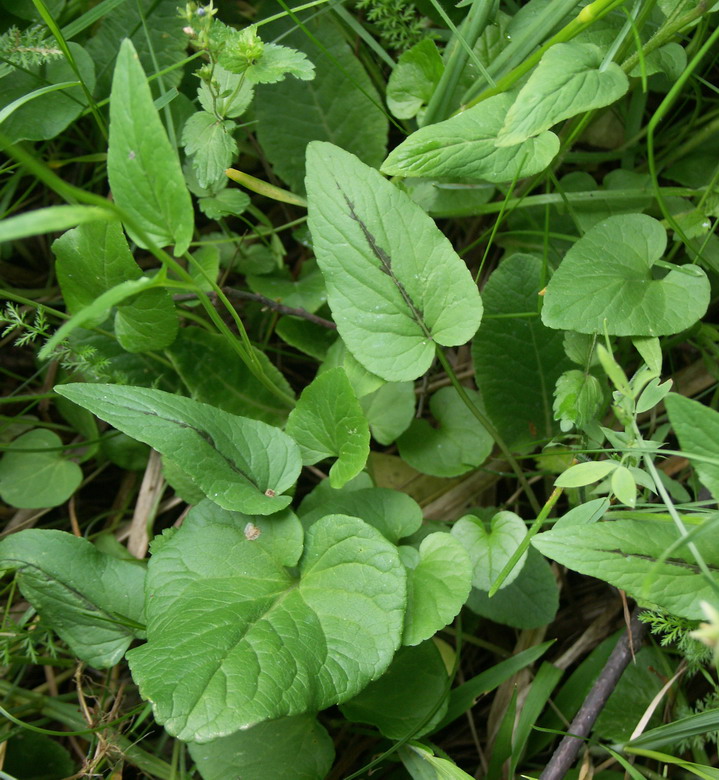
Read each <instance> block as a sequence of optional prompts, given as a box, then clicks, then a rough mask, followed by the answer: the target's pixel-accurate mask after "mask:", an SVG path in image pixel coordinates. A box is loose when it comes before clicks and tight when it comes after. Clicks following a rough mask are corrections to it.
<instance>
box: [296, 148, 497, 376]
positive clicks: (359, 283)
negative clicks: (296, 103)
mask: <svg viewBox="0 0 719 780" xmlns="http://www.w3.org/2000/svg"><path fill="white" fill-rule="evenodd" d="M307 169H308V175H307V195H308V199H309V226H310V230H311V232H312V239H313V243H314V249H315V252H316V254H317V262H318V263H319V266H320V268H321V269H322V273H323V274H324V276H325V281H326V283H327V296H328V302H329V305H330V308H331V309H332V314H333V317H334V320H335V322H336V323H337V328H338V330H339V333H340V335H341V336H342V339H343V340H344V342H345V344H346V345H347V348H348V349H349V350H350V352H351V353H352V354H353V355H354V356H355V358H357V360H358V361H359V362H360V363H362V364H363V365H364V366H365V367H366V368H367V369H369V370H370V371H372V372H373V373H375V374H378V375H379V376H381V377H383V378H384V379H387V380H388V381H394V382H402V381H406V380H411V379H416V378H417V377H419V376H421V375H422V374H423V373H424V372H425V371H426V370H427V369H428V368H429V366H430V364H431V362H432V360H433V359H434V350H435V344H442V345H444V346H456V345H459V344H463V343H465V342H466V341H467V340H468V339H470V338H471V337H472V336H473V335H474V333H475V331H476V330H477V327H478V326H479V322H480V320H481V317H482V303H481V300H480V297H479V292H478V290H477V287H476V285H475V284H474V282H473V281H472V277H471V274H470V273H469V271H468V270H467V268H466V266H465V265H464V263H463V262H462V261H461V260H460V259H459V257H458V256H457V254H456V253H455V251H454V249H453V248H452V246H451V244H450V243H449V241H448V240H447V239H446V238H445V237H444V236H443V235H442V233H441V232H440V231H439V229H438V228H437V226H436V225H435V224H434V222H433V221H432V220H431V219H430V218H429V217H428V216H427V215H426V214H425V213H424V212H423V211H422V209H420V207H419V206H417V205H416V204H414V203H413V202H412V201H411V200H410V199H409V197H408V196H407V195H406V194H405V193H403V192H400V191H399V190H398V189H397V188H396V187H395V186H394V185H392V184H391V183H390V182H388V181H386V180H385V179H383V178H382V176H380V175H379V173H377V171H375V170H373V169H372V168H369V167H368V166H366V165H364V163H361V162H360V161H359V160H358V159H357V158H356V157H354V155H351V154H348V153H347V152H344V151H342V150H341V149H338V148H337V147H335V146H332V145H331V144H327V143H320V142H317V141H315V142H313V143H312V144H310V146H309V147H308V151H307Z"/></svg>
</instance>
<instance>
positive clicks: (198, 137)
mask: <svg viewBox="0 0 719 780" xmlns="http://www.w3.org/2000/svg"><path fill="white" fill-rule="evenodd" d="M234 126H235V123H234V122H232V121H230V120H229V119H224V120H222V119H218V118H217V117H216V116H215V115H214V114H210V113H208V112H207V111H197V112H196V113H194V114H192V116H191V117H189V118H188V120H187V121H186V122H185V127H184V128H183V130H182V143H183V144H184V146H185V152H186V153H187V154H188V155H191V156H192V165H193V167H194V169H195V174H196V176H197V181H198V183H199V185H200V187H210V186H211V185H212V184H214V183H216V182H218V181H221V180H223V179H224V178H225V169H227V168H229V167H230V165H231V164H232V160H233V159H234V158H235V155H236V154H237V143H236V142H235V139H234V138H233V137H232V130H233V128H234Z"/></svg>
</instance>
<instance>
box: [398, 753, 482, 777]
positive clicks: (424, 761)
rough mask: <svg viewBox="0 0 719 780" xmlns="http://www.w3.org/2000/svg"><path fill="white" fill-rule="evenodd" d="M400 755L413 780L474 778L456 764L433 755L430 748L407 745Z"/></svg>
mask: <svg viewBox="0 0 719 780" xmlns="http://www.w3.org/2000/svg"><path fill="white" fill-rule="evenodd" d="M398 753H399V757H400V758H401V759H402V763H403V764H404V766H405V769H406V770H407V771H408V772H409V773H410V775H411V776H412V780H472V776H471V775H468V774H467V773H466V772H464V771H462V770H461V769H460V768H459V767H458V766H457V765H456V764H453V763H452V762H451V761H448V760H447V759H446V758H440V757H439V756H435V755H432V753H431V751H430V750H429V748H426V747H424V746H422V745H405V746H404V747H401V748H400V749H399V751H398Z"/></svg>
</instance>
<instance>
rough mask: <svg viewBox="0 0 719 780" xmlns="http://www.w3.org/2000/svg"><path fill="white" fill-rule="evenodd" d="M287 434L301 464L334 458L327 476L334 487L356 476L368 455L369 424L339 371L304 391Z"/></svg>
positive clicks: (310, 463) (327, 373) (327, 372)
mask: <svg viewBox="0 0 719 780" xmlns="http://www.w3.org/2000/svg"><path fill="white" fill-rule="evenodd" d="M287 433H288V434H289V435H290V436H292V437H293V438H294V440H295V441H296V442H297V443H298V444H299V447H300V452H301V453H302V462H303V463H304V464H305V465H312V464H314V463H317V462H318V461H320V460H323V459H324V458H328V457H331V456H336V457H337V461H336V462H335V463H334V464H333V466H332V468H331V469H330V473H329V476H330V485H332V487H335V488H340V487H342V486H343V485H344V484H345V483H346V482H348V481H349V480H350V479H352V478H353V477H356V476H357V474H358V473H359V472H360V471H361V470H362V469H363V468H364V465H365V463H366V462H367V457H368V456H369V425H368V423H367V419H366V417H365V416H364V413H363V412H362V407H361V406H360V405H359V401H358V400H357V396H356V395H355V394H354V391H353V390H352V386H351V385H350V383H349V380H348V379H347V375H346V374H345V372H344V371H343V370H342V369H341V368H334V369H332V370H331V371H325V372H324V373H323V374H320V375H319V376H317V377H316V378H315V379H314V381H313V382H312V383H311V384H309V385H308V386H307V387H306V388H305V389H304V391H303V392H302V395H301V396H300V398H299V401H298V402H297V406H296V407H295V408H294V409H293V410H292V412H291V413H290V416H289V418H288V420H287Z"/></svg>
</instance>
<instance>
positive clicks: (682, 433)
mask: <svg viewBox="0 0 719 780" xmlns="http://www.w3.org/2000/svg"><path fill="white" fill-rule="evenodd" d="M664 403H665V405H666V408H667V412H668V414H669V420H670V421H671V424H672V426H673V428H674V430H675V431H676V434H677V437H678V438H679V443H680V445H681V447H682V449H684V450H686V451H687V452H688V453H691V454H692V455H694V456H695V459H693V461H692V465H693V466H694V468H695V469H696V472H697V475H698V476H699V479H700V480H701V482H702V483H703V484H704V485H706V487H707V488H708V489H709V492H710V493H711V494H712V495H713V496H714V498H716V499H718V500H719V462H718V461H719V412H717V411H716V410H715V409H710V408H709V407H707V406H704V405H703V404H700V403H699V402H698V401H692V400H691V399H689V398H684V396H681V395H677V394H676V393H671V394H670V395H668V396H667V397H666V399H665V401H664ZM702 458H706V461H704V460H702ZM712 461H713V462H712Z"/></svg>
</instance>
